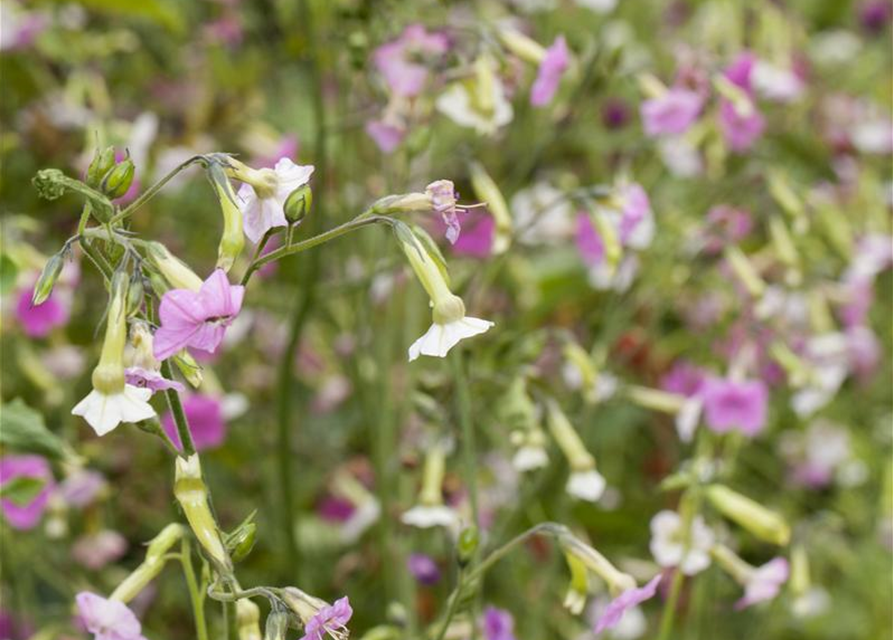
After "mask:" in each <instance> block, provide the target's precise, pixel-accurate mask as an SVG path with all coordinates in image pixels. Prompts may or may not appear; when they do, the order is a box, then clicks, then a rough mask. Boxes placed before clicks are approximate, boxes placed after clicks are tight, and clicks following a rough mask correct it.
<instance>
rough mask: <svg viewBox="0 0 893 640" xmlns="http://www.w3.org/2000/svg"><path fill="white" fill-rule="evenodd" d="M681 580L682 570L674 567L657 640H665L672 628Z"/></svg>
mask: <svg viewBox="0 0 893 640" xmlns="http://www.w3.org/2000/svg"><path fill="white" fill-rule="evenodd" d="M683 580H684V576H683V575H682V570H681V569H679V567H676V571H675V573H673V582H672V583H670V595H669V596H667V602H666V604H665V605H664V615H663V618H661V621H660V636H659V640H667V638H669V637H670V632H671V631H672V630H673V621H674V619H675V617H676V608H677V605H678V602H679V594H680V593H681V592H682V582H683Z"/></svg>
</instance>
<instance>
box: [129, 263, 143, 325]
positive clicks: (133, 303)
mask: <svg viewBox="0 0 893 640" xmlns="http://www.w3.org/2000/svg"><path fill="white" fill-rule="evenodd" d="M144 293H145V291H144V289H143V276H142V274H141V273H140V272H139V270H138V269H136V270H134V272H133V275H132V276H131V277H130V286H129V287H128V289H127V317H128V318H130V317H133V316H135V315H136V314H138V313H139V312H140V309H141V308H142V306H143V295H144Z"/></svg>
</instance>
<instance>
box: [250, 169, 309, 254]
mask: <svg viewBox="0 0 893 640" xmlns="http://www.w3.org/2000/svg"><path fill="white" fill-rule="evenodd" d="M313 170H314V167H313V165H298V164H295V163H294V162H292V161H291V160H290V159H289V158H280V159H279V161H278V162H276V166H275V167H273V169H261V170H260V171H262V172H267V173H268V176H271V177H272V178H273V180H272V182H273V187H272V189H271V191H270V193H269V194H260V195H259V194H258V193H257V191H255V189H254V187H253V186H251V185H250V184H248V183H243V184H242V186H241V187H239V194H238V196H239V197H238V204H239V209H241V210H242V216H243V225H244V229H245V235H246V236H248V239H249V240H251V242H253V243H255V244H257V243H258V242H260V240H261V238H263V237H264V234H266V233H267V231H269V230H270V229H274V228H276V227H285V226H287V225H288V220H286V219H285V201H286V200H288V196H290V195H291V194H292V192H293V191H294V190H295V189H298V188H300V187H302V186H304V185H305V184H307V183H308V182H310V176H312V175H313ZM269 172H272V173H269Z"/></svg>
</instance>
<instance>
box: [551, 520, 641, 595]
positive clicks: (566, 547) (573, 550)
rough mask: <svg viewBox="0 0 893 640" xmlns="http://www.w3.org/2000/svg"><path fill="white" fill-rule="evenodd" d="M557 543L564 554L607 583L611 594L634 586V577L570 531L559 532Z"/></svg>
mask: <svg viewBox="0 0 893 640" xmlns="http://www.w3.org/2000/svg"><path fill="white" fill-rule="evenodd" d="M558 543H559V544H560V545H561V548H562V550H563V551H564V553H565V555H571V556H574V557H575V558H577V559H578V560H579V561H580V562H582V563H583V565H585V567H586V568H587V569H589V570H590V571H592V572H593V573H595V574H596V575H597V576H598V577H600V578H601V579H602V580H604V581H605V582H606V583H607V585H608V590H609V591H610V592H611V593H612V594H613V595H615V596H616V595H619V594H621V593H623V592H624V591H627V590H628V589H633V588H635V586H636V581H635V579H634V578H633V577H632V576H631V575H629V574H627V573H624V572H622V571H620V570H619V569H618V568H617V567H615V566H614V565H613V564H611V563H610V562H609V561H608V559H607V558H605V556H603V555H602V554H601V553H599V552H598V551H596V549H595V548H594V547H592V546H590V545H588V544H586V543H585V542H583V541H582V540H580V539H578V538H576V537H575V536H573V535H572V534H571V533H570V532H562V533H560V534H559V537H558Z"/></svg>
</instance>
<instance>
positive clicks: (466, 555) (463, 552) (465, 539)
mask: <svg viewBox="0 0 893 640" xmlns="http://www.w3.org/2000/svg"><path fill="white" fill-rule="evenodd" d="M480 540H481V536H480V532H479V531H478V528H477V527H476V526H474V525H473V524H472V525H469V526H467V527H465V528H464V529H462V533H460V534H459V540H458V542H456V552H457V557H458V560H459V566H460V567H464V566H466V565H467V564H468V563H469V562H471V559H472V558H473V557H474V554H475V553H476V552H477V548H478V544H479V543H480Z"/></svg>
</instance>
